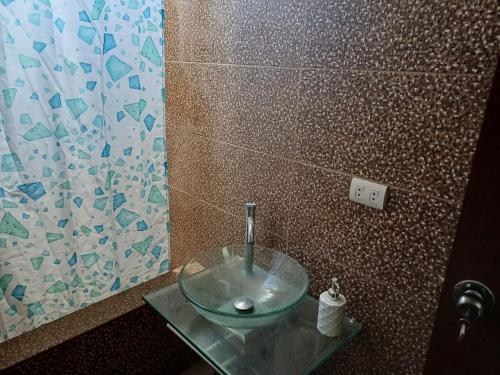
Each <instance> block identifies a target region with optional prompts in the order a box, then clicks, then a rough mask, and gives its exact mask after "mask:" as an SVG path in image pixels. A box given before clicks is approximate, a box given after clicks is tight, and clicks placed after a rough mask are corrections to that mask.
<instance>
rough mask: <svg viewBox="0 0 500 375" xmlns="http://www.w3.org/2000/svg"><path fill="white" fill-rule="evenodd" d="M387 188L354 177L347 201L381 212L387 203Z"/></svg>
mask: <svg viewBox="0 0 500 375" xmlns="http://www.w3.org/2000/svg"><path fill="white" fill-rule="evenodd" d="M387 195H388V191H387V186H385V185H380V184H376V183H375V182H371V181H367V180H362V179H361V178H356V177H354V178H353V179H352V181H351V189H350V191H349V199H350V200H351V201H353V202H356V203H360V204H363V205H365V206H368V207H373V208H377V209H379V210H383V209H384V207H385V202H386V201H387Z"/></svg>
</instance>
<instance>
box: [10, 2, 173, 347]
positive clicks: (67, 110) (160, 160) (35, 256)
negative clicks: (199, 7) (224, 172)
mask: <svg viewBox="0 0 500 375" xmlns="http://www.w3.org/2000/svg"><path fill="white" fill-rule="evenodd" d="M162 30H163V10H162V1H161V0H106V1H105V0H95V1H94V0H71V1H63V0H36V1H35V0H33V1H20V0H19V1H14V0H0V91H1V95H0V342H1V341H2V340H6V339H8V338H11V337H14V336H16V335H18V334H20V333H22V332H24V331H27V330H29V329H32V328H34V327H37V326H39V325H41V324H43V323H46V322H50V321H52V320H54V319H56V318H58V317H61V316H64V315H66V314H68V313H70V312H72V311H74V310H76V309H78V308H81V307H84V306H86V305H89V304H91V303H93V302H95V301H98V300H100V299H103V298H105V297H108V296H110V295H112V294H114V293H117V292H119V291H122V290H124V289H126V288H129V287H131V286H134V285H137V284H138V283H141V282H143V281H145V280H148V279H150V278H153V277H155V276H157V275H158V274H161V273H163V272H166V271H168V269H169V266H170V262H169V248H168V244H169V242H168V239H169V236H168V232H169V226H168V197H167V181H166V178H167V177H166V168H167V164H166V160H165V147H166V143H165V138H164V121H163V118H164V101H165V90H164V85H163V84H164V73H163V53H162V50H163V39H162Z"/></svg>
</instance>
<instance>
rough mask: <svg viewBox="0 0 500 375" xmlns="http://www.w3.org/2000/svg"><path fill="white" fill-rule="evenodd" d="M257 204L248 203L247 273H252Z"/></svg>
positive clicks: (246, 234) (246, 233) (246, 232)
mask: <svg viewBox="0 0 500 375" xmlns="http://www.w3.org/2000/svg"><path fill="white" fill-rule="evenodd" d="M255 206H256V204H255V203H247V204H246V209H247V226H246V231H245V271H246V272H247V273H252V268H253V245H254V228H255Z"/></svg>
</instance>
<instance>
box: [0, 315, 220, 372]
mask: <svg viewBox="0 0 500 375" xmlns="http://www.w3.org/2000/svg"><path fill="white" fill-rule="evenodd" d="M199 361H200V360H199V358H198V357H197V355H196V354H195V353H194V352H193V351H191V350H190V349H189V348H188V347H187V346H186V345H185V344H184V343H183V342H182V341H181V340H180V339H179V338H177V336H175V335H174V334H173V333H171V332H170V330H169V329H168V328H167V327H166V325H165V322H164V321H163V320H162V319H161V318H160V317H159V316H157V315H156V314H155V313H154V312H153V311H152V310H151V309H150V308H149V307H147V306H142V307H140V308H138V309H136V310H133V311H131V312H129V313H127V314H125V315H123V316H121V317H120V318H118V319H115V320H113V321H111V322H109V323H106V324H104V325H102V326H100V327H97V328H95V329H93V330H91V331H89V332H87V333H85V334H83V335H80V336H78V337H75V338H73V339H71V340H69V341H67V342H65V343H63V344H61V345H59V346H56V347H54V348H52V349H49V350H47V351H45V352H43V353H40V354H38V355H36V356H34V357H32V358H30V359H28V360H26V361H24V362H21V363H19V364H18V365H16V366H13V367H10V368H8V369H7V370H5V371H3V372H2V374H5V375H11V374H37V375H43V374H51V375H53V374H58V375H61V374H71V375H74V374H99V375H101V374H127V375H128V374H147V375H150V374H151V375H155V374H172V375H174V374H179V373H182V372H183V371H184V370H186V369H187V368H189V367H190V366H193V365H196V364H198V363H199ZM198 366H199V365H198ZM196 368H198V369H202V367H195V369H196ZM195 373H196V374H205V372H191V374H195ZM188 374H189V372H188ZM209 374H211V373H209Z"/></svg>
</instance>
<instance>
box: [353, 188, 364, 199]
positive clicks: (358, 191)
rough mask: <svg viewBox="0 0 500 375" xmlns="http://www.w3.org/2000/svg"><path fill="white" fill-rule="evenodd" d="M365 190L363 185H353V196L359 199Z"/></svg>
mask: <svg viewBox="0 0 500 375" xmlns="http://www.w3.org/2000/svg"><path fill="white" fill-rule="evenodd" d="M364 192H365V188H364V187H363V186H355V187H354V196H355V197H356V198H358V199H361V197H362V196H363V194H364Z"/></svg>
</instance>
